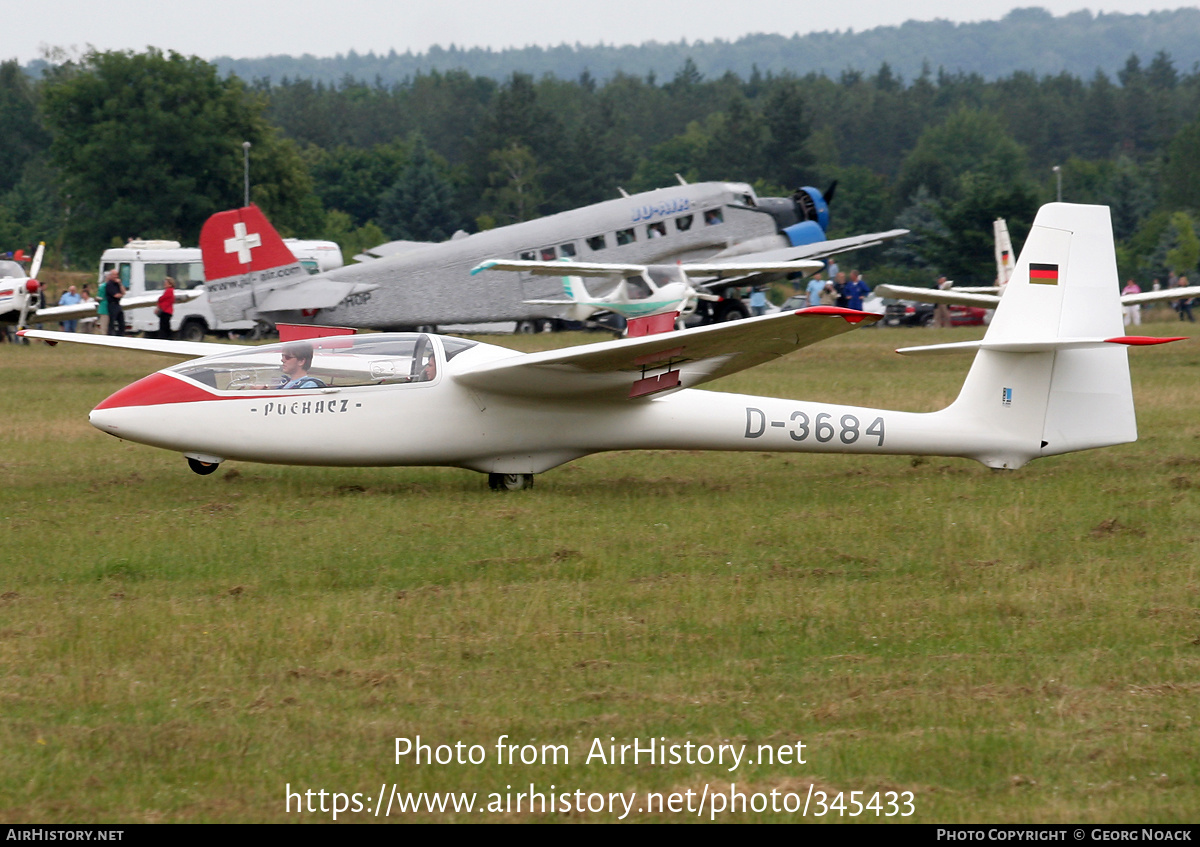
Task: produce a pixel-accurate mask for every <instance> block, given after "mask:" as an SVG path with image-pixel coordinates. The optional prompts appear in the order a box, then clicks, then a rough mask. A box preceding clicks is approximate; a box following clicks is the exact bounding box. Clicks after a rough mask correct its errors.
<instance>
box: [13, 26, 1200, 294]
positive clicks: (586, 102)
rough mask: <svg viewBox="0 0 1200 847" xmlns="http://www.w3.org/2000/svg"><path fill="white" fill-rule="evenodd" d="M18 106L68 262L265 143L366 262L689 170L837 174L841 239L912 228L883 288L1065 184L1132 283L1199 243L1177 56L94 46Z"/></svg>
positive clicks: (976, 277) (287, 228) (976, 271)
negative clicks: (889, 56)
mask: <svg viewBox="0 0 1200 847" xmlns="http://www.w3.org/2000/svg"><path fill="white" fill-rule="evenodd" d="M0 119H2V120H3V122H4V126H5V127H6V132H5V133H4V134H3V135H2V136H0V246H2V248H3V249H4V250H10V249H15V248H17V247H28V246H29V245H31V244H33V243H36V242H37V241H39V240H45V241H46V242H47V244H48V246H49V248H50V257H51V261H52V262H53V263H55V264H57V265H58V266H69V267H74V268H81V269H86V268H91V267H94V266H95V264H94V263H95V261H96V259H97V257H98V255H99V253H100V252H101V251H102V250H103V249H104V248H106V247H108V246H111V245H114V244H123V243H124V242H125V240H127V239H129V238H133V237H141V238H173V239H177V240H180V241H182V242H184V243H195V242H196V239H197V235H198V232H199V228H200V226H201V225H202V223H203V222H204V220H205V219H206V218H207V217H208V216H209V215H210V214H212V213H213V212H215V211H218V210H220V209H224V208H230V207H233V206H236V205H240V203H241V198H242V152H243V151H242V143H243V142H244V141H249V142H251V145H252V146H251V151H250V163H251V164H250V170H251V182H252V187H251V197H252V199H253V201H254V202H256V203H257V204H259V205H260V206H261V207H263V209H264V210H265V211H266V212H267V214H268V215H269V216H270V217H271V218H272V219H273V220H274V221H275V222H276V223H277V225H278V226H279V228H280V230H281V231H283V232H284V234H285V235H298V236H302V237H310V238H330V239H333V240H336V241H338V242H339V243H340V244H341V245H342V246H343V250H344V252H345V253H346V254H347V256H350V255H353V254H354V253H355V252H357V251H358V250H360V249H362V248H363V247H366V246H371V245H373V244H375V243H379V242H382V241H385V240H390V239H396V238H404V239H413V240H434V241H436V240H442V239H445V238H448V237H450V235H452V234H453V233H454V232H455V231H456V230H458V229H463V230H466V231H476V230H479V229H484V228H490V227H494V226H498V225H504V224H507V223H512V222H515V221H520V220H528V219H530V218H533V217H537V216H540V215H545V214H550V213H553V212H556V211H561V210H564V209H569V208H574V207H577V206H581V205H585V204H588V203H594V202H597V201H600V200H605V199H610V198H612V197H615V196H617V195H618V191H619V190H621V189H624V190H626V191H629V192H631V193H632V192H636V191H644V190H649V189H653V188H657V187H663V186H667V185H670V184H674V183H675V181H676V178H677V177H676V175H677V174H678V175H679V176H680V177H682V178H684V179H686V180H689V181H698V180H731V181H744V182H748V183H751V184H752V185H754V186H755V188H756V190H757V191H758V192H759V193H760V194H764V195H776V196H778V195H784V194H787V193H790V191H791V190H793V189H794V188H796V187H797V186H800V185H815V186H818V187H819V188H822V189H824V188H827V187H828V186H829V185H830V184H832V183H833V182H834V181H835V180H836V181H837V186H838V187H837V194H836V197H835V198H834V201H833V206H832V208H833V226H832V229H831V232H830V235H831V236H833V237H836V236H839V235H845V234H850V233H855V232H863V231H873V230H879V229H889V228H892V227H896V226H899V227H905V228H908V229H910V230H912V235H910V236H908V237H905V238H904V239H901V240H900V241H898V242H895V243H894V244H893V245H892V246H890V247H888V248H875V249H873V250H870V251H863V252H862V253H861V255H859V256H856V257H853V261H854V262H855V263H857V264H859V265H860V266H861V267H863V268H864V269H867V270H868V271H869V272H870V275H869V277H868V278H869V281H870V282H871V283H872V284H876V283H879V282H883V281H895V282H909V283H916V284H928V283H930V282H932V280H933V279H934V277H935V276H936V275H937V274H939V273H945V274H947V275H948V276H950V277H951V278H953V279H955V280H957V281H959V282H961V283H963V284H966V283H968V282H969V283H975V284H979V283H986V282H988V281H990V279H991V277H992V276H993V270H992V252H991V250H992V248H991V221H992V219H993V218H995V217H1004V218H1006V219H1007V220H1008V222H1009V228H1010V231H1011V232H1012V233H1013V236H1014V239H1015V240H1016V242H1017V244H1018V245H1019V244H1020V242H1021V240H1022V239H1023V237H1024V235H1025V233H1026V232H1027V230H1028V226H1029V224H1030V222H1031V221H1032V219H1033V215H1034V214H1035V212H1036V210H1037V208H1038V206H1039V205H1040V204H1042V203H1044V202H1048V201H1050V200H1053V199H1054V198H1055V195H1056V191H1057V188H1058V186H1057V183H1056V177H1060V178H1061V190H1062V198H1063V199H1064V200H1066V201H1069V202H1080V203H1101V204H1105V205H1108V206H1110V207H1111V209H1112V213H1113V224H1114V230H1115V234H1116V236H1117V238H1118V260H1119V264H1120V266H1121V268H1120V270H1121V273H1122V275H1123V277H1127V276H1132V277H1134V278H1136V279H1138V281H1139V282H1142V283H1148V282H1149V281H1150V280H1151V279H1152V278H1154V277H1159V278H1164V277H1165V276H1166V273H1167V272H1168V271H1170V270H1174V271H1176V272H1177V273H1180V274H1188V273H1191V272H1194V271H1195V268H1196V265H1197V262H1198V261H1200V239H1198V238H1197V235H1196V220H1197V215H1198V214H1200V173H1197V171H1198V170H1200V69H1197V68H1195V67H1193V68H1192V69H1191V70H1190V71H1187V70H1182V71H1181V70H1180V69H1179V68H1177V67H1176V65H1175V62H1174V60H1173V59H1172V57H1171V55H1170V54H1169V53H1167V52H1165V51H1162V50H1159V51H1157V52H1155V53H1153V54H1152V55H1148V56H1144V57H1143V56H1139V55H1138V54H1136V53H1131V54H1130V55H1128V57H1127V58H1126V60H1125V62H1124V64H1123V66H1122V67H1121V68H1120V70H1119V71H1118V72H1117V73H1116V74H1115V76H1113V77H1110V76H1109V75H1107V74H1105V73H1104V72H1102V71H1097V72H1095V73H1094V74H1093V75H1091V76H1089V77H1087V78H1082V77H1079V76H1075V75H1072V74H1069V73H1065V72H1063V73H1059V74H1056V75H1040V76H1039V75H1036V74H1033V73H1029V72H1017V73H1012V74H1009V75H1007V76H1003V77H1000V78H997V79H993V80H988V79H985V78H984V77H983V76H981V75H979V74H975V73H964V72H955V73H951V72H947V71H945V70H944V69H939V70H936V71H935V70H933V69H932V68H930V67H929V66H928V65H925V66H924V67H923V68H922V69H921V71H920V72H919V73H918V74H917V75H915V76H913V77H912V78H905V77H904V76H902V75H901V74H899V73H897V72H896V71H895V70H893V69H892V68H891V67H890V66H889V65H888V64H887V63H886V62H883V63H881V64H880V65H878V66H877V67H875V68H873V69H870V70H869V71H858V70H845V71H843V72H841V73H840V74H838V75H837V76H836V77H834V76H829V75H826V74H821V73H807V74H803V75H800V74H796V73H791V72H786V71H784V72H775V71H768V72H762V71H759V70H758V69H757V68H755V69H753V70H752V71H751V72H750V73H749V74H747V75H739V74H737V73H734V72H732V71H728V72H724V73H721V74H719V75H706V74H705V73H702V72H701V71H700V70H699V68H698V67H697V65H696V63H695V62H694V61H692V59H691V58H685V59H684V61H683V62H682V64H681V65H680V66H679V67H678V68H677V69H676V71H675V72H674V73H673V74H672V75H671V76H670V77H669V78H665V77H664V78H662V79H659V78H658V77H657V76H655V75H654V74H649V75H645V76H639V75H631V74H625V73H620V72H617V73H614V74H612V75H611V76H610V77H608V78H606V79H604V80H599V79H596V78H594V77H592V76H591V75H590V74H589V73H586V72H584V73H582V74H580V75H579V76H578V77H575V78H571V79H563V78H559V77H556V76H553V75H543V76H541V77H538V78H534V77H533V76H532V75H530V74H527V73H520V72H514V73H511V74H510V75H508V76H507V77H506V78H504V79H501V80H496V79H493V78H491V77H488V76H477V75H472V74H470V73H468V72H466V71H461V70H459V71H446V72H440V71H439V72H432V73H423V74H418V75H416V76H413V77H411V78H407V79H405V80H404V81H402V82H396V83H391V84H384V83H382V82H380V81H376V82H374V83H367V82H363V81H360V80H354V79H345V80H343V81H341V82H339V83H336V84H326V83H324V82H320V81H316V82H314V81H312V80H310V79H282V80H279V81H278V82H269V81H267V80H265V79H260V80H258V81H254V82H249V83H247V82H244V81H243V80H241V79H240V78H238V77H236V76H232V75H222V74H221V73H220V71H219V70H218V68H217V67H216V66H215V65H213V64H212V63H209V62H206V61H204V60H202V59H199V58H197V57H188V56H182V55H180V54H177V53H172V52H166V53H164V52H161V51H159V50H155V49H148V50H146V51H145V52H142V53H132V52H120V51H112V52H92V53H88V54H86V55H84V56H81V57H77V58H75V59H72V60H69V61H62V62H61V63H59V64H56V65H52V66H47V67H45V68H43V69H42V73H41V75H40V76H37V77H34V76H31V75H30V74H28V73H26V72H25V70H24V69H23V68H21V67H20V66H19V65H18V63H16V62H15V61H10V62H5V63H3V64H0ZM16 128H19V131H17V130H16ZM1056 167H1057V168H1059V169H1060V170H1059V172H1058V173H1057V174H1056V173H1055V172H1054V170H1053V169H1054V168H1056Z"/></svg>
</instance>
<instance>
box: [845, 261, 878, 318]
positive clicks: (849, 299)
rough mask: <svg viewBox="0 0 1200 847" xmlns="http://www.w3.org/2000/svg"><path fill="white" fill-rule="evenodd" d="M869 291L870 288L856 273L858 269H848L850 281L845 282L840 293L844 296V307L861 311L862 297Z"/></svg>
mask: <svg viewBox="0 0 1200 847" xmlns="http://www.w3.org/2000/svg"><path fill="white" fill-rule="evenodd" d="M870 293H871V289H870V288H868V287H867V284H866V282H864V281H863V279H862V277H861V276H859V275H858V271H850V281H849V282H847V283H846V287H845V288H844V289H842V294H843V295H844V296H845V298H846V308H847V309H853V310H854V311H856V312H861V311H862V307H863V298H864V297H866V296H867V295H869V294H870Z"/></svg>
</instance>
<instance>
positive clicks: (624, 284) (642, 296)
mask: <svg viewBox="0 0 1200 847" xmlns="http://www.w3.org/2000/svg"><path fill="white" fill-rule="evenodd" d="M824 266H825V265H824V263H823V262H816V261H796V262H745V261H738V260H731V261H730V262H728V263H706V264H699V263H696V262H688V263H686V264H684V263H682V262H680V263H678V264H674V265H630V264H611V263H603V262H564V261H561V260H560V261H557V262H538V261H521V260H507V261H506V260H504V259H488V260H487V261H486V262H483V263H482V264H480V265H478V266H477V267H474V268H472V269H471V273H472V274H477V273H479V272H481V271H489V270H497V271H518V272H520V271H523V272H525V273H530V274H538V275H542V276H558V277H561V278H562V286H563V291H564V292H565V293H566V295H567V296H568V297H569V298H570V299H569V300H527V301H526V302H527V303H529V304H531V305H537V306H558V307H567V317H568V318H570V319H571V320H573V321H586V320H587V319H588V318H590V317H591V316H592V315H593V314H595V313H596V312H602V311H607V312H613V313H615V314H618V315H620V316H621V317H623V318H625V320H626V321H627V322H628V333H627V334H628V335H630V336H633V337H637V336H640V335H650V334H653V333H655V332H667V331H669V330H671V329H674V328H675V325H676V322H677V321H678V320H679V319H681V318H684V317H687V316H688V315H691V314H692V313H693V312H695V311H696V306H697V305H698V304H699V303H701V302H703V301H709V302H717V301H719V300H720V299H721V298H720V297H719V296H717V295H716V294H710V293H709V292H707V291H704V290H702V289H704V288H708V287H711V286H715V285H720V284H723V283H724V281H725V280H726V279H728V278H729V277H736V278H737V279H738V284H739V285H753V284H755V282H756V281H757V279H758V278H759V277H769V276H774V275H778V274H787V273H803V272H805V271H809V272H811V271H819V270H821V269H822V268H823V267H824ZM697 276H704V277H708V278H709V279H708V281H707V282H704V283H695V282H693V277H697ZM583 277H601V278H603V279H606V280H609V281H610V283H611V288H610V290H609V293H608V294H606V295H604V296H601V297H594V296H592V295H591V294H590V293H589V292H588V290H587V287H586V286H585V285H584V283H583Z"/></svg>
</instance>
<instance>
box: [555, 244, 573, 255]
mask: <svg viewBox="0 0 1200 847" xmlns="http://www.w3.org/2000/svg"><path fill="white" fill-rule="evenodd" d="M558 252H559V255H561V256H563V257H565V258H571V257H573V256H574V255H575V242H574V241H568V242H567V243H566V244H563V245H561V246H560V247H559V248H558Z"/></svg>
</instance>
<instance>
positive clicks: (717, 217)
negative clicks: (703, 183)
mask: <svg viewBox="0 0 1200 847" xmlns="http://www.w3.org/2000/svg"><path fill="white" fill-rule="evenodd" d="M723 223H725V213H724V212H722V211H721V210H720V209H709V210H708V211H707V212H705V213H704V225H705V226H716V225H717V224H723Z"/></svg>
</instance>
